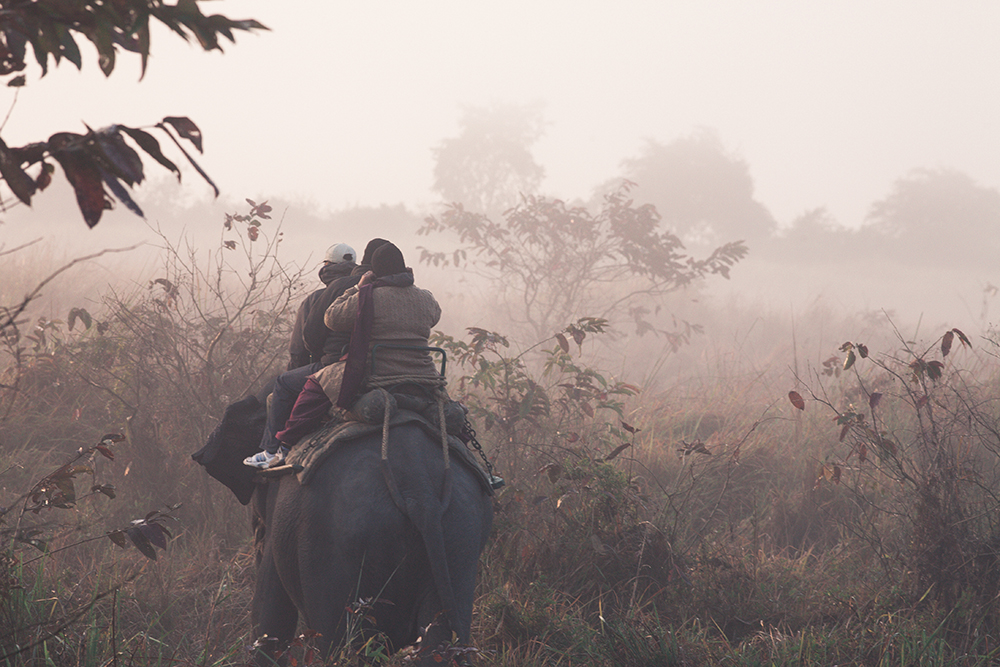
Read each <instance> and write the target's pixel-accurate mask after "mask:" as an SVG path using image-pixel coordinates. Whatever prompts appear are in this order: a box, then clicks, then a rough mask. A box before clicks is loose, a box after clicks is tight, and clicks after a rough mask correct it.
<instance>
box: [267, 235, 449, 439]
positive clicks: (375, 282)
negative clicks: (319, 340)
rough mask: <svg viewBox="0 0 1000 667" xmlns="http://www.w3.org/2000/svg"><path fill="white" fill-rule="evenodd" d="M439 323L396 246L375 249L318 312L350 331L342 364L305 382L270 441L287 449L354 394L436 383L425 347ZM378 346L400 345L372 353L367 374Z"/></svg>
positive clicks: (334, 327)
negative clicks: (361, 270)
mask: <svg viewBox="0 0 1000 667" xmlns="http://www.w3.org/2000/svg"><path fill="white" fill-rule="evenodd" d="M440 318H441V306H440V305H438V302H437V300H436V299H435V298H434V295H433V294H431V293H430V292H429V291H428V290H425V289H421V288H419V287H416V286H415V285H414V284H413V271H412V269H410V268H408V267H407V266H406V263H405V261H404V260H403V253H402V252H400V250H399V248H397V247H396V246H394V245H392V244H391V243H387V244H385V245H383V246H381V247H380V248H378V250H376V251H375V253H374V255H373V256H372V270H371V271H370V272H368V273H366V274H365V275H364V276H363V277H362V278H361V281H360V282H359V283H358V285H357V286H355V287H351V288H349V289H348V290H347V291H345V292H344V293H343V294H342V295H341V296H340V297H339V298H337V300H336V301H334V302H333V303H332V304H331V305H330V307H329V308H328V309H327V311H326V317H325V321H326V325H327V327H329V328H330V330H331V331H334V332H347V331H350V332H351V344H350V348H349V351H348V354H347V360H346V362H345V363H335V364H330V365H329V366H327V367H325V368H323V369H322V370H321V371H320V372H318V373H316V374H314V375H312V376H310V377H309V378H308V379H307V380H306V384H305V386H304V387H303V390H302V392H301V393H300V394H299V398H298V400H297V401H296V402H295V406H294V408H293V409H292V414H291V416H290V417H289V419H288V422H287V423H286V425H285V429H284V430H282V431H281V432H280V433H278V434H277V438H278V440H279V441H281V443H282V445H283V446H286V447H288V446H291V445H294V444H295V443H297V442H298V441H299V440H300V439H301V438H302V437H303V436H305V435H306V434H308V433H310V432H311V431H313V430H315V429H316V428H317V427H318V426H319V425H320V423H321V422H322V421H323V420H324V419H325V418H326V417H327V415H328V413H329V411H330V408H331V407H332V406H333V405H336V406H337V407H338V408H341V409H342V410H349V409H350V407H351V406H352V405H353V404H354V401H355V399H356V398H357V397H358V395H359V393H362V392H363V391H366V390H368V389H371V388H374V387H388V386H392V385H395V384H411V385H422V386H430V387H435V388H437V387H441V386H443V382H444V380H443V378H442V377H441V375H440V374H439V373H438V371H437V369H436V367H435V365H434V361H433V359H432V358H431V356H430V353H429V352H428V351H427V350H426V349H425V348H426V347H427V339H428V338H429V337H430V334H431V328H432V327H433V326H434V325H436V324H437V323H438V320H439V319H440ZM379 344H386V345H404V346H406V348H395V347H386V348H383V349H381V350H379V353H378V359H377V364H375V365H374V368H373V369H372V372H367V371H366V369H367V368H370V367H371V366H370V365H369V364H368V363H367V362H368V357H369V355H370V354H371V350H372V349H373V348H374V347H375V346H376V345H379ZM414 348H417V349H414Z"/></svg>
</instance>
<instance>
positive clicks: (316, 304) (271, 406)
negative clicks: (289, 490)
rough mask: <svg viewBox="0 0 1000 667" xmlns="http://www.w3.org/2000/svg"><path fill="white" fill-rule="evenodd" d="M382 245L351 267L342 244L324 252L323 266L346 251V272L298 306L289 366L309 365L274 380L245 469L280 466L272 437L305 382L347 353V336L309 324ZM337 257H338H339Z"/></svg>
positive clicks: (279, 449) (278, 450) (320, 316)
mask: <svg viewBox="0 0 1000 667" xmlns="http://www.w3.org/2000/svg"><path fill="white" fill-rule="evenodd" d="M386 243H388V241H386V240H385V239H379V238H376V239H372V240H371V241H369V242H368V245H367V246H366V247H365V254H364V257H362V260H361V264H360V265H358V264H355V263H354V261H353V259H354V251H353V249H351V248H350V246H347V245H346V244H343V243H341V244H337V245H335V246H332V247H331V248H330V250H329V251H327V254H328V257H327V259H326V261H325V262H324V266H325V265H326V262H331V263H334V264H336V263H340V262H333V261H332V260H333V259H336V258H337V255H336V249H338V248H343V249H346V250H350V254H351V261H350V267H349V268H350V270H349V271H347V272H346V273H345V274H343V275H339V276H335V277H334V279H333V280H332V281H331V282H330V283H329V284H328V285H327V286H326V287H325V288H322V289H319V290H316V291H315V292H312V293H311V294H310V295H309V296H307V297H306V299H305V301H303V303H302V306H300V308H299V312H298V314H297V315H296V318H295V327H294V328H293V334H292V342H291V343H290V345H289V352H290V353H291V355H290V356H291V357H292V358H291V360H290V362H289V366H291V365H292V363H295V362H296V360H302V359H305V357H306V355H307V354H308V357H309V362H308V363H306V364H304V365H301V366H297V367H295V368H291V369H290V370H288V371H286V372H284V373H282V374H281V375H279V376H278V378H277V379H276V380H275V383H274V388H273V390H272V392H271V400H270V401H268V409H267V422H266V425H265V427H264V435H263V437H262V438H261V451H259V452H257V453H256V454H254V455H253V456H248V457H247V458H245V459H244V460H243V463H244V464H245V465H248V466H251V467H254V468H267V467H270V466H272V465H275V464H276V463H278V462H280V460H281V459H282V458H283V456H282V454H283V453H284V451H283V450H282V447H281V443H280V442H279V441H278V439H277V438H276V434H277V433H278V431H280V430H282V429H283V428H284V425H285V422H286V421H287V420H288V418H289V416H290V415H291V412H292V408H293V406H294V405H295V401H296V399H297V398H298V395H299V393H300V392H301V391H302V388H303V387H304V386H305V384H306V378H307V377H309V376H310V375H312V374H313V373H315V372H316V371H318V370H320V369H322V368H323V367H324V366H326V365H328V364H330V363H332V362H334V361H336V360H338V359H340V358H341V357H342V356H343V355H344V353H345V352H346V351H347V346H348V343H349V342H350V332H346V333H344V332H334V331H331V330H330V329H327V328H326V325H325V324H323V330H322V331H317V330H316V327H315V326H313V324H312V323H314V322H315V320H316V319H317V318H318V319H319V321H320V322H322V320H323V315H324V313H325V311H326V308H327V306H328V304H329V303H331V302H332V301H333V300H335V299H336V298H337V297H338V296H340V295H341V294H343V293H344V291H345V290H347V289H348V288H350V287H353V286H354V285H356V284H357V283H358V281H359V280H361V276H362V275H363V274H364V273H366V272H367V271H368V270H369V269H370V266H371V258H372V255H373V254H374V252H375V250H376V249H377V248H378V247H380V246H381V245H384V244H386ZM346 250H344V252H346ZM331 253H333V256H332V257H331V256H330V255H331ZM340 256H341V257H342V256H343V255H340ZM321 278H322V269H321ZM296 341H301V348H299V347H298V344H297V342H296Z"/></svg>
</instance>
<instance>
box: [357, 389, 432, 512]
mask: <svg viewBox="0 0 1000 667" xmlns="http://www.w3.org/2000/svg"><path fill="white" fill-rule="evenodd" d="M447 382H448V381H447V380H446V379H445V378H444V377H441V376H435V377H431V376H427V375H385V376H380V377H377V378H369V380H368V386H370V387H372V388H374V389H378V390H379V391H380V392H381V393H382V394H383V398H384V399H385V411H384V413H383V416H382V472H383V474H384V475H385V478H386V483H387V484H388V486H389V492H390V494H391V495H392V499H393V500H394V501H395V502H396V505H398V506H399V507H400V509H402V507H403V505H402V498H401V496H400V494H399V489H398V488H397V487H396V482H395V480H394V479H393V478H392V473H391V471H390V470H389V418H390V416H391V415H390V414H389V395H388V391H387V389H386V387H394V386H396V385H401V384H415V385H418V386H421V387H427V388H428V389H430V390H431V394H432V395H433V396H434V399H435V401H436V402H437V407H438V430H439V431H440V432H441V455H442V457H443V458H444V487H443V488H442V489H441V503H442V505H443V506H444V507H447V506H448V503H449V502H450V501H451V452H450V451H449V448H448V428H447V424H446V420H445V416H444V404H445V402H447V400H448V392H447V391H445V386H446V385H447Z"/></svg>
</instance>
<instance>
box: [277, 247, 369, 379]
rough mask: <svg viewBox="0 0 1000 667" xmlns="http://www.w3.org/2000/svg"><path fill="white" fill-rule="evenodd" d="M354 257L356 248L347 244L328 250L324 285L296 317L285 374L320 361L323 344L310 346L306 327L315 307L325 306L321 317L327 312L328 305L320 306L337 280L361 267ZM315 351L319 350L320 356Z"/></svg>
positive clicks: (322, 271)
mask: <svg viewBox="0 0 1000 667" xmlns="http://www.w3.org/2000/svg"><path fill="white" fill-rule="evenodd" d="M354 257H355V254H354V248H352V247H351V246H349V245H347V244H346V243H338V244H336V245H332V246H330V247H329V248H328V249H327V251H326V257H325V258H324V260H323V264H322V265H321V266H320V267H319V279H320V280H321V281H322V282H323V285H324V286H323V287H320V288H319V289H318V290H316V291H314V292H311V293H310V294H309V296H307V297H306V298H305V299H303V300H302V304H301V305H300V306H299V311H298V313H296V314H295V324H294V325H292V336H291V339H290V340H289V342H288V357H289V358H288V367H287V368H286V369H285V370H286V371H291V370H295V369H296V368H301V367H302V366H308V365H309V364H313V363H316V362H318V361H320V360H321V358H322V356H323V355H322V345H317V344H316V343H315V342H314V343H313V344H312V345H311V346H310V344H309V342H307V340H306V337H305V325H306V322H307V321H308V320H309V316H310V314H311V313H313V312H314V310H315V308H317V307H322V309H323V310H322V311H321V314H320V317H322V313H323V312H325V311H326V307H327V306H320V305H319V304H320V302H321V297H322V295H323V293H324V292H325V291H326V288H327V287H328V286H329V285H330V283H332V282H334V281H335V280H337V279H338V278H345V277H349V276H350V275H351V272H352V271H354V269H356V268H358V265H357V264H355V263H354ZM331 333H332V332H331ZM345 343H346V341H345ZM310 348H312V349H310ZM312 350H316V351H317V352H318V354H316V353H314V352H313V351H312Z"/></svg>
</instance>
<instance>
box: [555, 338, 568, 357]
mask: <svg viewBox="0 0 1000 667" xmlns="http://www.w3.org/2000/svg"><path fill="white" fill-rule="evenodd" d="M556 340H557V341H558V342H559V347H561V348H562V351H563V352H565V353H567V354H569V341H568V340H566V336H564V335H562V334H561V333H557V334H556Z"/></svg>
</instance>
